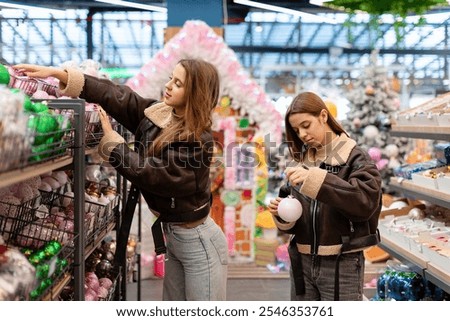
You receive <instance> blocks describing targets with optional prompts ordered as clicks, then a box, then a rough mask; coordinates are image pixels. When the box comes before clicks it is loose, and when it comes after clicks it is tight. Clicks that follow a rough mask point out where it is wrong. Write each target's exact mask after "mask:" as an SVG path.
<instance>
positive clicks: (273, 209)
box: [268, 197, 281, 216]
mask: <svg viewBox="0 0 450 321" xmlns="http://www.w3.org/2000/svg"><path fill="white" fill-rule="evenodd" d="M280 201H281V197H277V198H275V199H272V200H270V203H269V206H268V207H269V212H270V213H271V214H272V215H275V216H278V204H280Z"/></svg>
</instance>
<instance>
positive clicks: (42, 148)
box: [28, 144, 50, 162]
mask: <svg viewBox="0 0 450 321" xmlns="http://www.w3.org/2000/svg"><path fill="white" fill-rule="evenodd" d="M31 154H32V155H31V156H30V157H29V158H28V161H30V162H35V161H40V160H43V159H45V158H48V157H49V156H50V152H49V150H48V146H47V145H45V144H42V145H38V146H32V147H31Z"/></svg>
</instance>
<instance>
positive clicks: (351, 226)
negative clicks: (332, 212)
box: [349, 221, 355, 233]
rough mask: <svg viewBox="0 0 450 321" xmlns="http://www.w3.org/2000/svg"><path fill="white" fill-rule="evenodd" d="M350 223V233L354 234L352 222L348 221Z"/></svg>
mask: <svg viewBox="0 0 450 321" xmlns="http://www.w3.org/2000/svg"><path fill="white" fill-rule="evenodd" d="M349 222H350V232H352V233H353V232H354V231H355V229H354V228H353V222H352V221H349Z"/></svg>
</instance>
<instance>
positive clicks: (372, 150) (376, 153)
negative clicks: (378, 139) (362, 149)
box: [367, 147, 381, 162]
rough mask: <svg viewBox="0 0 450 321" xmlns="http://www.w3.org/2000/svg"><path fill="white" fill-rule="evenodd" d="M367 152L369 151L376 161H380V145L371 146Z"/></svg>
mask: <svg viewBox="0 0 450 321" xmlns="http://www.w3.org/2000/svg"><path fill="white" fill-rule="evenodd" d="M367 152H368V153H369V156H370V158H372V159H373V160H374V161H375V162H378V161H379V160H380V159H381V149H379V148H378V147H371V148H369V150H368V151H367Z"/></svg>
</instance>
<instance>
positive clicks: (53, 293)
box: [41, 274, 72, 301]
mask: <svg viewBox="0 0 450 321" xmlns="http://www.w3.org/2000/svg"><path fill="white" fill-rule="evenodd" d="M71 279H72V275H71V274H66V275H65V276H64V277H63V278H62V279H61V281H59V282H58V284H57V285H56V286H55V287H54V288H52V290H51V291H50V293H48V294H47V295H45V296H44V297H43V298H42V299H41V301H54V300H56V299H57V298H58V296H59V295H60V293H61V291H62V290H63V289H64V287H65V286H66V285H67V284H69V282H70V280H71Z"/></svg>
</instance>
